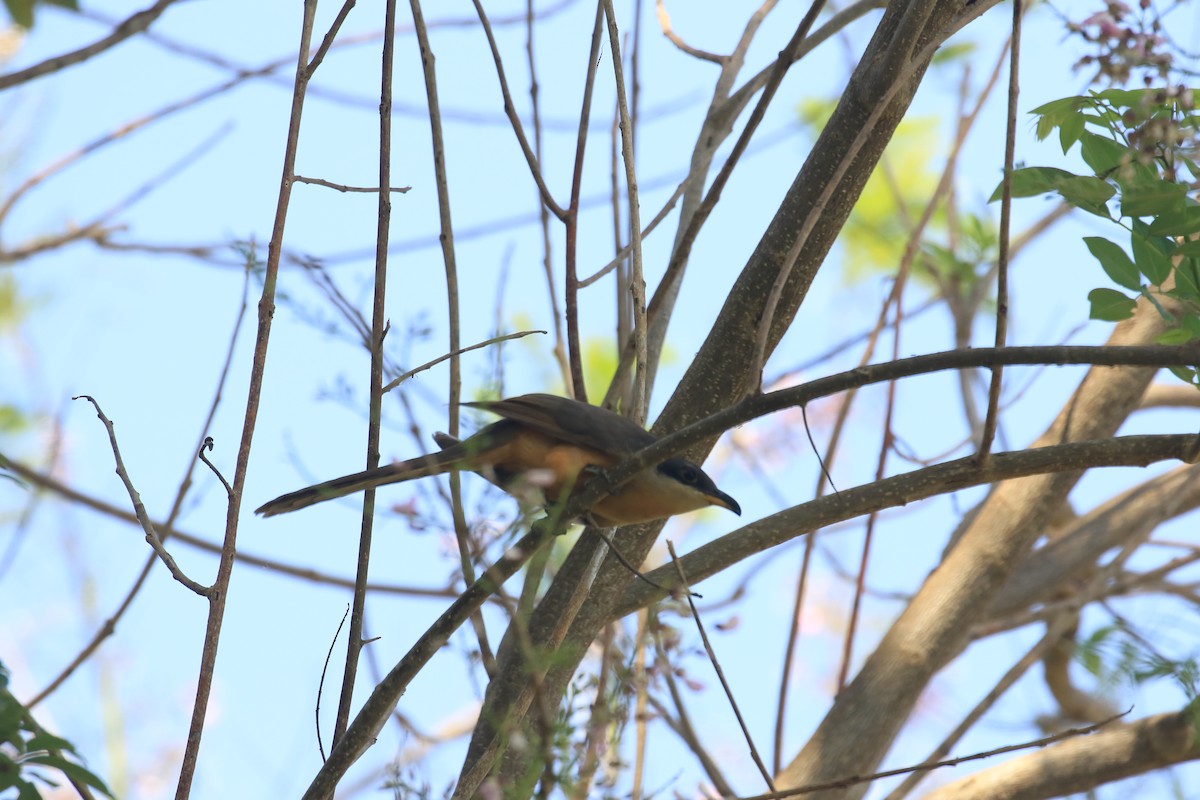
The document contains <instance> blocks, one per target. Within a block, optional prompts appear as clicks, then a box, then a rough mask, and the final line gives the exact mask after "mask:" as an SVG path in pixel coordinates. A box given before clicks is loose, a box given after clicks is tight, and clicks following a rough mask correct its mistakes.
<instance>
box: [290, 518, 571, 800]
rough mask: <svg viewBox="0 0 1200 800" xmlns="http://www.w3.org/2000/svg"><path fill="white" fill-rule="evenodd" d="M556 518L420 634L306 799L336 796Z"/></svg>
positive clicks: (553, 530)
mask: <svg viewBox="0 0 1200 800" xmlns="http://www.w3.org/2000/svg"><path fill="white" fill-rule="evenodd" d="M574 505H575V504H574V503H571V504H570V505H569V506H568V509H567V510H571V506H574ZM558 517H559V518H558V519H557V520H554V521H551V520H549V519H546V520H541V521H539V522H537V523H535V524H534V526H533V529H532V530H531V531H530V532H529V533H528V534H526V535H525V536H523V537H521V539H520V540H518V541H517V543H516V544H514V545H513V546H512V547H510V548H509V549H508V550H506V551H505V552H504V555H502V556H501V557H500V559H499V560H497V561H496V563H494V564H493V565H492V566H491V567H489V568H488V569H487V570H486V571H485V572H484V573H483V575H481V576H480V577H479V579H478V580H477V581H475V583H473V584H471V586H469V587H468V588H467V589H466V591H464V592H463V593H462V594H461V595H459V596H458V598H457V599H456V600H455V601H454V602H453V603H452V604H451V605H450V607H449V608H447V609H446V611H445V612H444V613H443V614H442V615H441V616H440V617H438V619H437V620H436V621H435V622H434V623H433V625H432V626H430V628H429V629H428V630H426V631H425V633H423V634H421V636H420V637H419V638H418V639H417V641H416V642H415V643H414V644H413V646H412V647H411V648H409V650H408V652H407V653H406V654H405V655H404V657H403V658H401V659H400V661H399V662H398V663H397V664H396V666H394V667H393V668H392V670H391V671H390V672H389V673H388V674H387V675H385V676H384V678H383V680H381V681H380V682H379V683H378V684H377V685H376V686H375V689H374V690H373V691H372V692H371V696H370V697H368V698H367V700H366V702H365V703H363V706H362V708H361V709H360V710H359V712H358V715H357V716H356V717H355V718H354V720H353V721H352V722H351V723H350V727H348V728H347V729H346V735H345V736H343V737H342V739H341V741H340V742H338V744H337V746H336V747H334V748H333V752H332V753H330V754H329V759H328V760H327V761H326V762H325V764H324V765H323V766H322V767H321V769H320V771H318V772H317V774H316V776H315V777H314V778H313V781H312V783H311V784H310V785H309V787H308V790H307V791H306V792H305V793H304V798H305V800H324V798H326V797H328V796H329V795H331V794H332V792H333V790H334V789H335V788H336V787H337V784H338V781H340V780H341V777H342V776H343V775H345V773H346V770H348V769H349V768H350V767H351V765H353V764H354V762H355V761H357V760H358V758H359V757H360V756H361V755H362V754H363V753H364V752H365V751H366V749H367V748H368V747H370V746H371V745H372V744H374V743H375V736H376V734H377V733H378V732H379V730H380V729H381V728H382V727H383V725H384V723H385V722H387V720H388V717H389V716H390V715H391V713H392V709H393V708H395V706H396V703H397V701H399V699H400V696H401V695H402V694H404V691H405V689H407V688H408V685H409V683H411V681H412V680H413V678H415V677H416V676H417V674H418V673H419V672H420V671H421V669H422V668H424V666H425V665H426V664H427V663H429V660H430V659H431V658H433V656H434V654H435V653H437V651H438V650H440V649H441V648H442V646H443V645H445V644H446V642H448V641H449V640H450V636H451V635H452V634H453V633H454V632H455V631H456V630H458V628H459V627H460V626H461V625H462V624H463V623H464V622H466V620H467V619H468V618H469V617H470V616H471V614H473V613H474V612H475V611H476V610H478V609H479V607H480V606H481V605H482V604H483V603H484V602H485V601H486V600H487V599H488V597H490V596H491V595H492V594H494V593H495V592H496V590H497V589H498V588H499V587H500V586H502V585H503V584H504V582H505V581H506V580H508V579H509V578H510V577H512V576H513V575H514V574H515V573H516V572H517V571H518V570H519V569H520V568H521V567H522V566H523V565H524V564H525V562H526V561H528V560H529V559H530V558H531V557H532V556H533V554H534V553H535V552H536V551H537V550H539V549H540V548H541V547H542V546H543V545H545V544H547V543H548V542H549V541H550V540H551V539H553V538H554V537H555V536H556V535H558V534H559V533H561V532H562V531H563V530H564V529H565V528H566V521H567V518H566V517H565V516H564V515H558Z"/></svg>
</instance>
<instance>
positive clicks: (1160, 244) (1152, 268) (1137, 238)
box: [1129, 223, 1171, 286]
mask: <svg viewBox="0 0 1200 800" xmlns="http://www.w3.org/2000/svg"><path fill="white" fill-rule="evenodd" d="M1140 227H1141V228H1142V231H1139V230H1138V228H1137V227H1135V228H1134V231H1133V234H1132V235H1131V236H1130V237H1129V240H1130V245H1131V247H1132V249H1133V263H1134V264H1137V268H1138V272H1140V273H1142V274H1143V275H1145V276H1146V280H1148V281H1150V283H1151V284H1153V285H1154V286H1158V285H1160V284H1161V283H1162V282H1163V281H1165V280H1166V279H1167V276H1168V275H1170V274H1171V259H1170V258H1169V257H1168V255H1167V254H1168V253H1169V252H1170V249H1169V247H1170V245H1169V240H1168V239H1164V238H1162V237H1160V236H1155V237H1150V236H1148V235H1146V233H1145V228H1146V225H1145V223H1141V226H1140Z"/></svg>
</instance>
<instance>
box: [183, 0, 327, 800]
mask: <svg viewBox="0 0 1200 800" xmlns="http://www.w3.org/2000/svg"><path fill="white" fill-rule="evenodd" d="M316 10H317V4H316V0H305V2H304V13H303V16H302V21H301V26H300V43H299V46H298V53H297V66H296V82H295V88H294V90H293V94H292V108H291V114H290V116H289V120H288V133H287V140H286V145H285V147H284V156H283V170H282V173H283V174H282V176H281V177H280V186H279V198H278V201H277V203H276V211H275V220H274V223H273V225H272V228H271V241H270V244H269V246H268V248H267V264H266V271H265V273H264V276H263V291H262V296H261V299H260V300H259V305H258V336H257V337H256V339H255V342H254V356H253V360H252V363H251V368H250V380H249V389H248V392H247V399H246V414H245V418H244V421H243V424H242V438H241V442H240V443H239V446H238V455H237V465H236V466H235V468H234V473H233V500H232V501H231V502H230V503H229V507H228V510H227V512H226V517H225V540H224V542H223V544H222V546H221V560H220V562H219V563H218V565H217V578H216V581H214V583H213V587H214V591H213V594H212V596H211V597H210V598H209V609H208V620H207V622H206V625H205V630H204V645H203V651H202V655H201V658H200V670H199V676H198V679H197V684H196V698H195V704H194V706H193V708H192V719H191V723H190V724H189V726H188V738H187V744H186V745H185V746H184V753H183V761H182V764H181V766H180V771H179V783H178V785H177V787H176V790H175V797H176V800H187V798H188V797H189V796H190V795H191V788H192V779H193V778H194V776H195V773H196V762H197V759H198V758H199V753H200V740H201V737H202V736H203V733H204V720H205V717H206V715H207V710H208V698H209V696H210V694H211V693H212V683H213V674H214V672H215V669H216V660H217V646H218V642H219V641H220V635H221V625H222V621H223V620H224V616H225V600H226V598H227V597H228V594H229V592H228V589H229V579H230V576H231V575H232V573H233V563H234V556H235V554H236V553H237V531H238V522H239V517H240V514H241V499H242V489H243V488H244V487H245V484H246V472H247V470H248V468H249V464H250V445H251V443H252V441H253V439H254V427H255V423H256V422H257V420H258V409H259V405H260V403H261V400H262V381H263V371H264V369H265V367H266V359H267V344H268V342H269V340H270V334H271V320H272V318H273V316H274V313H275V285H276V282H277V281H278V277H279V260H280V255H281V253H282V250H283V231H284V227H285V222H286V220H287V209H288V204H289V202H290V200H291V190H292V184H293V180H292V176H293V175H294V174H295V164H296V147H297V143H298V141H299V138H300V117H301V111H302V109H303V107H304V91H305V88H306V87H307V86H308V75H307V70H306V64H307V62H308V49H309V43H310V40H311V37H312V29H313V19H314V18H315V16H316Z"/></svg>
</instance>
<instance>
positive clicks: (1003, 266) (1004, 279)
mask: <svg viewBox="0 0 1200 800" xmlns="http://www.w3.org/2000/svg"><path fill="white" fill-rule="evenodd" d="M1022 13H1023V8H1022V5H1021V0H1013V8H1012V41H1011V44H1010V45H1009V51H1008V55H1009V61H1008V124H1007V128H1006V131H1005V135H1004V181H1003V184H1002V189H1001V192H1000V244H999V253H998V255H997V257H996V347H1003V346H1004V344H1005V342H1006V341H1007V339H1008V251H1009V242H1008V240H1009V228H1010V227H1011V222H1010V220H1011V219H1012V174H1013V161H1014V159H1015V153H1016V147H1017V95H1018V93H1019V91H1020V85H1019V83H1018V81H1017V77H1018V72H1019V71H1018V67H1019V65H1020V63H1021V15H1022ZM1003 374H1004V371H1003V369H1000V368H995V369H993V370H992V382H991V385H990V386H989V387H988V407H987V414H986V415H985V416H984V418H983V434H982V436H981V437H980V441H979V453H978V455H977V456H976V458H978V459H979V464H980V466H984V465H986V464H987V460H988V453H989V452H991V449H992V440H993V439H995V437H996V424H997V420H998V419H999V414H1000V387H1001V384H1002V379H1003Z"/></svg>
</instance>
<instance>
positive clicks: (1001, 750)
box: [741, 711, 1129, 800]
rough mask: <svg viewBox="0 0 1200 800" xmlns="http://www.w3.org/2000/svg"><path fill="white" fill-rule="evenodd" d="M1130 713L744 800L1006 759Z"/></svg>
mask: <svg viewBox="0 0 1200 800" xmlns="http://www.w3.org/2000/svg"><path fill="white" fill-rule="evenodd" d="M1128 713H1129V712H1128V711H1126V712H1124V713H1122V714H1117V715H1116V716H1114V717H1110V718H1109V719H1106V720H1104V721H1102V722H1097V723H1096V724H1095V725H1088V726H1085V727H1082V728H1070V729H1068V730H1065V731H1060V732H1058V733H1056V734H1054V735H1053V736H1045V737H1043V738H1041V739H1034V740H1032V741H1028V742H1021V743H1020V744H1009V745H1005V746H1004V747H997V748H996V749H994V750H985V751H983V752H981V753H972V754H971V755H968V756H959V757H958V758H947V759H945V760H943V761H935V762H932V763H930V762H925V763H921V764H914V765H912V766H909V767H899V768H897V769H889V770H884V771H883V772H874V773H871V774H870V775H850V776H848V777H845V778H839V779H838V780H836V781H827V782H825V783H813V784H809V785H808V786H798V787H796V788H795V789H785V790H784V791H781V792H771V793H770V794H759V795H754V796H753V797H744V798H742V799H741V800H784V799H785V798H788V797H797V796H801V795H806V794H813V793H814V792H823V791H826V790H828V789H845V788H847V787H849V786H855V785H857V784H860V783H871V782H874V781H877V780H880V779H882V778H891V777H893V776H896V775H905V774H907V773H910V772H928V771H929V770H931V769H941V768H942V767H957V766H958V765H959V764H966V763H968V762H971V761H979V760H982V759H985V758H992V757H993V756H1002V755H1004V754H1005V753H1013V752H1016V751H1018V750H1031V749H1033V748H1036V747H1045V746H1046V745H1050V744H1054V743H1056V742H1061V741H1063V740H1064V739H1073V738H1075V737H1077V736H1087V735H1088V734H1091V733H1095V732H1096V731H1098V730H1100V729H1101V728H1103V727H1105V726H1107V725H1111V724H1112V723H1114V722H1116V721H1117V720H1118V719H1120V718H1121V717H1123V716H1125V714H1128Z"/></svg>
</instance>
